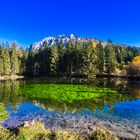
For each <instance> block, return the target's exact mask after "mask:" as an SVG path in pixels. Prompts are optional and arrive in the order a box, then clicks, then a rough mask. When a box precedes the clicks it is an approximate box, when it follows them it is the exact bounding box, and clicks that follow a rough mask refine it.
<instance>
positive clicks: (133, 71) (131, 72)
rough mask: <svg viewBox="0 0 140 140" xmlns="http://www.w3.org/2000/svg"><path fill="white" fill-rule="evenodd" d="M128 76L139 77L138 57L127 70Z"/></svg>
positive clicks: (139, 57) (139, 59)
mask: <svg viewBox="0 0 140 140" xmlns="http://www.w3.org/2000/svg"><path fill="white" fill-rule="evenodd" d="M127 73H128V75H132V76H140V56H136V57H134V58H133V60H132V62H131V64H129V65H128V68H127Z"/></svg>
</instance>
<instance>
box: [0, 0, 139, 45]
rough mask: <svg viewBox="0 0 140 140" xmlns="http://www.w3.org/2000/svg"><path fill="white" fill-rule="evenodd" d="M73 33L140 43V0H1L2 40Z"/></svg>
mask: <svg viewBox="0 0 140 140" xmlns="http://www.w3.org/2000/svg"><path fill="white" fill-rule="evenodd" d="M71 33H73V34H75V35H77V36H83V37H84V36H87V37H95V38H98V39H101V40H107V39H109V38H110V39H112V40H113V41H114V42H118V43H124V44H130V45H136V46H140V0H0V40H9V41H10V42H11V41H13V40H17V41H18V42H19V43H20V44H23V45H30V44H31V43H33V42H35V41H39V40H41V39H43V38H44V37H46V36H50V35H58V34H71Z"/></svg>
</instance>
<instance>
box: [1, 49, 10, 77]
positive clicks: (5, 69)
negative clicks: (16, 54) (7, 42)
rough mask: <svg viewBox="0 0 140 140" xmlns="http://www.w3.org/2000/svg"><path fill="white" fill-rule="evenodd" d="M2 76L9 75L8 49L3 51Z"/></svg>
mask: <svg viewBox="0 0 140 140" xmlns="http://www.w3.org/2000/svg"><path fill="white" fill-rule="evenodd" d="M2 59H3V75H10V74H11V63H10V55H9V51H8V49H6V48H4V49H3V56H2Z"/></svg>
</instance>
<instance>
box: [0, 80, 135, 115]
mask: <svg viewBox="0 0 140 140" xmlns="http://www.w3.org/2000/svg"><path fill="white" fill-rule="evenodd" d="M130 91H131V90H129V85H128V82H127V81H126V80H118V79H117V80H116V79H115V80H114V79H92V80H88V79H70V78H69V79H65V78H63V79H62V78H59V79H55V78H51V79H50V78H43V79H39V78H38V79H26V80H21V81H18V80H17V81H1V83H0V102H1V103H3V105H4V107H5V108H7V109H8V108H9V106H12V107H13V108H14V110H17V105H18V104H22V103H23V102H25V101H26V102H31V103H33V104H34V105H37V106H40V107H42V108H44V109H46V110H52V111H57V112H76V111H80V110H83V109H89V110H92V111H95V110H96V109H100V110H102V109H103V107H104V106H105V105H110V106H111V105H113V104H115V103H119V102H123V101H131V100H134V99H136V96H134V94H132V93H130Z"/></svg>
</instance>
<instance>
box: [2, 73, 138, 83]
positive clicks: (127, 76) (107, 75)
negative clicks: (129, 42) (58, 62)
mask: <svg viewBox="0 0 140 140" xmlns="http://www.w3.org/2000/svg"><path fill="white" fill-rule="evenodd" d="M24 78H27V79H28V78H87V79H92V78H125V79H136V80H137V79H138V80H139V79H140V76H137V75H133V76H131V75H119V74H97V75H94V76H93V77H90V78H89V77H86V76H55V77H51V76H24V75H20V76H19V75H10V76H0V81H2V80H5V81H6V80H18V79H24Z"/></svg>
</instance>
